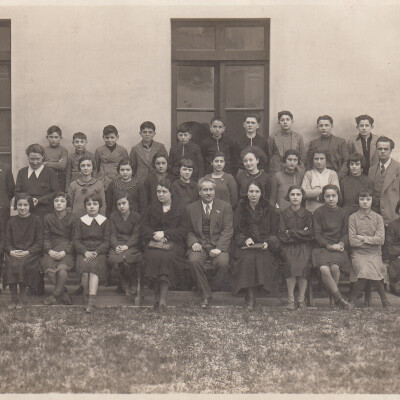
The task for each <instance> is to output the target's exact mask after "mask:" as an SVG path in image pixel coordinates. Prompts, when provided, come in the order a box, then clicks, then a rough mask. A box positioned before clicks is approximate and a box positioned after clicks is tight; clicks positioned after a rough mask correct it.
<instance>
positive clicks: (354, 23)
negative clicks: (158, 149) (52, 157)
mask: <svg viewBox="0 0 400 400" xmlns="http://www.w3.org/2000/svg"><path fill="white" fill-rule="evenodd" d="M186 3H187V4H185V3H184V2H182V3H180V4H181V5H176V6H171V7H169V6H167V5H158V6H157V7H155V6H154V5H153V6H151V7H150V6H140V5H133V4H132V5H130V6H74V7H66V6H32V7H29V6H19V7H5V6H4V7H0V16H1V18H11V20H12V35H11V40H12V129H13V157H12V158H13V170H14V172H16V171H17V170H18V169H19V168H20V167H22V166H24V165H25V164H26V159H25V155H24V149H25V148H26V146H27V145H28V144H29V143H33V142H39V143H42V144H46V139H45V132H46V130H47V128H48V127H49V126H50V125H53V124H57V125H59V126H60V127H61V128H62V130H63V133H64V136H65V138H64V145H66V147H67V148H68V149H69V150H71V149H72V146H71V137H72V134H73V133H74V132H76V131H83V132H85V133H87V134H88V136H89V144H88V148H89V149H90V150H94V149H95V148H96V147H98V146H100V145H101V144H102V128H103V127H104V126H105V125H107V124H113V125H115V126H117V128H118V130H119V132H120V144H122V145H124V146H126V147H127V148H128V150H129V149H130V148H131V146H132V145H134V144H136V143H137V142H138V140H139V136H138V130H139V125H140V123H141V122H142V121H144V120H152V121H153V122H154V123H155V124H156V127H157V136H156V140H159V141H162V142H164V143H165V144H166V145H167V147H169V145H170V137H171V134H170V129H171V128H170V126H171V122H170V121H171V56H170V48H171V42H170V40H171V38H170V19H171V18H253V17H254V18H271V52H270V55H271V66H270V132H274V131H275V130H276V129H277V126H276V114H277V112H278V111H280V110H282V109H289V110H291V111H292V112H293V114H294V116H295V125H294V129H295V130H296V131H298V132H300V133H303V134H304V136H305V139H306V142H308V141H309V140H310V138H312V137H314V136H316V135H317V133H316V130H315V127H316V118H317V117H318V115H321V114H326V113H327V114H330V115H331V116H332V117H333V118H334V121H335V124H334V125H335V130H334V133H335V134H337V135H339V136H343V137H346V138H347V137H350V136H351V135H353V134H355V133H356V130H355V122H354V117H355V116H356V115H359V114H362V113H368V114H370V115H372V116H373V117H374V118H375V119H376V124H375V131H376V133H377V134H386V135H388V136H390V137H392V138H393V139H395V140H396V139H397V141H398V145H399V147H400V140H399V139H400V133H399V129H398V126H397V125H398V121H397V118H396V115H397V108H398V104H400V91H399V90H398V88H400V73H399V71H400V68H399V67H400V65H399V64H400V47H399V45H398V39H399V37H400V27H399V24H398V18H397V16H398V15H399V12H400V5H397V4H392V5H390V4H389V3H384V4H386V5H382V4H379V5H378V4H376V5H375V4H374V3H368V2H366V3H363V5H362V6H357V5H356V4H355V3H354V4H352V3H348V4H346V3H335V4H336V5H335V6H328V5H322V3H316V4H317V5H307V4H309V3H304V4H303V5H299V4H297V5H279V4H278V3H277V2H271V3H269V4H268V2H266V1H263V2H258V1H252V2H251V4H252V6H248V5H247V6H246V5H244V1H237V2H236V3H234V4H237V5H236V6H216V5H214V6H201V5H199V6H196V5H192V4H193V3H190V4H191V5H190V7H189V6H187V5H188V4H189V3H188V2H186ZM262 3H264V4H266V3H267V4H266V5H261V4H262ZM109 4H111V3H109ZM196 4H201V3H200V2H197V3H196ZM318 4H320V5H318ZM394 156H395V157H397V159H399V160H400V151H399V149H396V151H395V152H394Z"/></svg>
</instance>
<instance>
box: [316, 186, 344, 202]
mask: <svg viewBox="0 0 400 400" xmlns="http://www.w3.org/2000/svg"><path fill="white" fill-rule="evenodd" d="M327 190H334V191H335V192H336V193H337V195H338V202H339V201H341V200H342V196H341V194H340V189H339V188H338V187H337V186H336V185H332V184H329V185H325V186H324V187H323V188H322V193H321V197H322V199H323V201H324V203H325V193H326V191H327Z"/></svg>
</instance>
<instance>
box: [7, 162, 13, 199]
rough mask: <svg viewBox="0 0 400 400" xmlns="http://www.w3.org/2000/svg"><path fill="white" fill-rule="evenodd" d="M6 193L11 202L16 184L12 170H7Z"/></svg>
mask: <svg viewBox="0 0 400 400" xmlns="http://www.w3.org/2000/svg"><path fill="white" fill-rule="evenodd" d="M6 191H7V195H8V198H9V200H11V199H12V198H13V197H14V193H15V182H14V176H13V174H12V172H11V169H7V172H6Z"/></svg>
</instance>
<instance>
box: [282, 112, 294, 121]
mask: <svg viewBox="0 0 400 400" xmlns="http://www.w3.org/2000/svg"><path fill="white" fill-rule="evenodd" d="M284 115H287V116H288V117H290V119H291V120H292V121H293V114H292V113H291V112H290V111H279V112H278V121H279V120H280V119H281V117H282V116H284Z"/></svg>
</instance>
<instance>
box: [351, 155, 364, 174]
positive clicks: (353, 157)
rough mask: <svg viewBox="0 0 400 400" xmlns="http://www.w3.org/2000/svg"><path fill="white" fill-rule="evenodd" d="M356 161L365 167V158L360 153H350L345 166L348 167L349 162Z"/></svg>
mask: <svg viewBox="0 0 400 400" xmlns="http://www.w3.org/2000/svg"><path fill="white" fill-rule="evenodd" d="M357 161H360V163H361V167H362V168H364V167H365V158H364V156H363V155H362V154H360V153H353V154H350V156H349V159H348V160H347V167H348V168H350V163H351V162H357ZM349 173H350V171H349Z"/></svg>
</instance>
